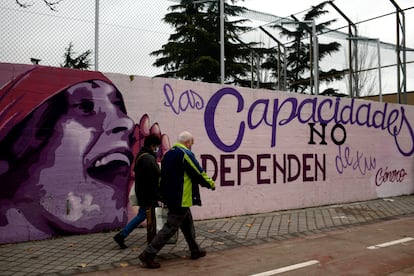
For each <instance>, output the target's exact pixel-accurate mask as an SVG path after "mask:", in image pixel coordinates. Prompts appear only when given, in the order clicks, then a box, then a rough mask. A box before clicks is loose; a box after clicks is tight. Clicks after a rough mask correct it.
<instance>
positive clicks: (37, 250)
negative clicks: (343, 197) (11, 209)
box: [0, 195, 414, 275]
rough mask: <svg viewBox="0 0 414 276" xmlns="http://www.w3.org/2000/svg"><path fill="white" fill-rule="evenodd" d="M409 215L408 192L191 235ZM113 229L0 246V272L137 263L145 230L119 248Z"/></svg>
mask: <svg viewBox="0 0 414 276" xmlns="http://www.w3.org/2000/svg"><path fill="white" fill-rule="evenodd" d="M403 216H414V195H410V196H400V197H393V198H386V199H377V200H371V201H364V202H356V203H349V204H340V205H330V206H321V207H313V208H306V209H297V210H287V211H279V212H272V213H266V214H257V215H247V216H239V217H231V218H223V219H214V220H203V221H196V222H195V226H196V233H197V240H198V242H199V243H200V245H201V247H202V248H205V249H206V250H207V251H208V252H213V251H221V250H227V249H232V248H237V247H240V246H250V245H255V244H261V243H266V242H268V241H275V240H286V239H290V238H293V237H301V236H308V235H314V234H317V233H323V232H327V231H333V230H338V229H345V228H349V227H354V226H360V225H364V224H370V223H375V222H379V221H383V220H391V219H395V218H399V217H403ZM115 233H116V232H110V233H98V234H90V235H81V236H69V237H61V238H55V239H50V240H44V241H36V242H24V243H17V244H5V245H1V246H0V275H38V274H46V275H73V274H79V273H84V272H94V271H103V270H108V269H112V268H118V267H123V266H130V265H138V266H139V265H140V262H139V260H138V258H137V256H138V254H139V253H140V252H141V250H142V249H143V248H144V247H145V246H146V230H145V229H144V228H138V229H136V230H134V231H133V232H132V233H131V235H130V236H129V237H128V239H127V240H126V244H127V245H128V246H129V248H128V249H125V250H121V249H119V247H118V245H117V244H115V242H114V241H113V239H112V237H113V236H114V235H115ZM188 255H189V252H188V249H187V244H186V242H185V240H184V238H183V236H182V234H181V233H180V236H179V241H178V243H177V244H175V245H167V246H165V247H164V248H163V249H162V250H161V252H160V254H159V255H158V256H157V258H158V259H161V260H162V259H172V258H185V257H186V256H188Z"/></svg>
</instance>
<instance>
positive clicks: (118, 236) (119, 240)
mask: <svg viewBox="0 0 414 276" xmlns="http://www.w3.org/2000/svg"><path fill="white" fill-rule="evenodd" d="M114 241H116V243H117V244H118V245H119V247H121V248H122V249H125V248H128V246H126V245H125V243H124V241H125V238H124V237H123V236H122V235H121V233H118V234H116V235H115V236H114Z"/></svg>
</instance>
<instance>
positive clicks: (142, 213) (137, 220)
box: [121, 206, 147, 238]
mask: <svg viewBox="0 0 414 276" xmlns="http://www.w3.org/2000/svg"><path fill="white" fill-rule="evenodd" d="M146 218H147V214H146V208H145V207H144V206H141V207H139V210H138V214H137V215H136V216H135V217H134V218H133V219H132V220H131V221H130V222H128V224H127V225H126V226H125V228H124V229H122V231H121V236H122V237H124V238H126V237H128V235H129V234H130V233H131V232H132V230H134V229H135V228H137V227H138V225H140V224H141V223H142V222H143V221H144V220H145V219H146Z"/></svg>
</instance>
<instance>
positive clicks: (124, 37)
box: [0, 0, 414, 95]
mask: <svg viewBox="0 0 414 276" xmlns="http://www.w3.org/2000/svg"><path fill="white" fill-rule="evenodd" d="M20 2H27V3H29V4H31V6H29V7H27V8H22V7H20V6H19V5H18V4H17V3H16V1H14V0H4V1H1V3H0V18H1V22H2V28H1V29H0V35H1V41H0V62H10V63H31V62H35V61H36V60H40V61H39V63H40V64H42V65H50V66H60V64H62V63H63V62H64V54H65V52H66V50H65V49H66V48H67V47H68V46H69V44H70V43H72V44H73V49H74V51H75V52H76V53H77V54H81V53H83V52H85V51H87V50H92V51H93V54H92V63H95V60H96V61H97V64H94V65H95V66H96V67H95V66H94V67H93V68H91V69H95V68H97V69H98V70H99V71H102V72H113V73H122V74H131V75H142V76H154V75H156V74H158V73H161V72H162V68H157V67H154V66H153V63H154V62H155V59H156V57H155V56H151V55H150V53H151V52H152V51H155V50H159V49H161V47H162V45H163V44H165V43H166V42H167V41H168V37H169V35H170V34H171V33H173V32H174V30H173V29H172V28H171V26H169V25H167V24H165V23H164V22H163V21H162V18H163V17H164V15H165V14H166V13H167V12H168V7H169V6H171V5H174V4H177V2H178V1H174V0H151V1H142V0H140V1H136V0H122V1H110V0H106V1H94V0H82V1H81V0H64V1H62V2H60V3H59V4H58V5H57V6H56V9H57V11H52V10H50V9H49V8H48V7H47V6H46V5H45V4H44V2H43V1H36V0H32V1H23V0H21V1H20ZM97 3H99V5H98V9H97V5H96V4H97ZM239 4H240V5H242V3H239ZM303 5H304V6H303V7H298V10H303V9H305V8H309V7H308V5H307V4H306V1H304V4H303ZM389 12H390V13H389V14H388V15H384V16H379V17H378V18H373V19H372V20H367V21H365V22H359V23H358V22H354V23H356V24H357V26H358V30H359V31H358V34H359V35H360V36H363V37H369V35H367V34H366V33H365V32H364V30H366V29H369V28H372V26H373V25H374V26H378V28H380V26H384V25H389V24H393V25H396V23H395V17H396V15H395V13H393V12H395V10H393V9H390V11H389ZM295 16H296V17H297V18H299V19H301V18H302V17H303V13H302V14H296V15H295ZM243 17H244V18H246V19H249V24H250V26H252V27H253V30H252V31H250V32H248V33H245V34H243V35H242V36H241V38H242V40H243V42H245V43H248V42H259V43H260V45H261V46H262V47H266V48H272V47H274V48H275V49H277V47H278V43H277V42H276V41H275V39H274V38H276V39H277V40H278V41H280V42H281V43H282V44H283V45H282V46H286V45H287V44H288V43H289V41H287V40H286V39H284V38H283V37H281V36H280V34H279V33H278V32H277V31H276V29H274V28H271V27H270V25H272V24H275V23H277V21H278V20H279V21H280V20H281V18H279V17H277V16H274V15H271V14H264V13H260V12H255V11H252V10H249V11H248V12H247V13H246V14H244V15H243ZM328 17H329V18H328V19H333V18H335V19H341V16H340V15H339V14H338V13H336V12H335V10H333V9H330V10H329V16H328ZM405 17H406V18H407V19H409V20H406V36H407V40H408V39H409V38H411V37H412V36H413V34H414V26H413V24H410V22H412V20H411V19H413V18H414V9H406V10H405ZM96 18H98V19H99V24H96ZM290 20H292V19H290ZM324 20H326V19H325V18H324ZM339 21H340V20H339ZM342 22H345V21H342ZM316 23H318V22H316ZM96 26H97V29H96ZM395 28H396V27H395ZM96 35H97V37H98V38H99V39H97V40H96V39H95V36H96ZM347 36H348V32H347V25H346V24H343V25H342V27H339V28H334V29H332V30H331V31H327V32H325V33H324V34H319V35H318V39H319V42H330V41H337V42H339V43H341V45H342V48H341V50H340V51H339V52H337V53H336V54H334V55H332V56H327V57H326V58H324V59H323V61H322V62H321V63H320V64H319V66H320V67H321V68H322V69H325V70H328V69H330V68H334V69H336V70H346V69H347V68H348V67H349V65H348V60H349V59H348V41H347ZM394 36H395V34H394ZM379 39H380V40H381V43H380V48H381V50H380V56H381V74H382V91H383V92H384V93H395V92H396V91H397V87H398V83H397V77H396V71H397V66H396V63H397V57H396V47H395V44H396V42H395V39H394V41H387V42H384V41H382V38H381V37H379ZM409 42H410V43H411V44H412V40H410V41H409ZM410 43H407V47H408V48H409V49H411V48H410V46H412V47H414V45H411V44H410ZM360 44H362V45H363V44H365V45H366V46H363V47H360V48H361V49H362V50H361V51H360V52H365V57H364V58H361V59H363V60H364V62H363V63H362V62H361V64H360V66H359V70H361V71H363V72H366V74H369V76H370V77H369V78H370V79H371V82H372V84H370V85H368V82H364V83H362V82H361V83H362V84H365V87H360V88H359V89H360V90H361V92H360V94H361V95H364V94H365V95H367V94H375V93H378V91H379V81H378V73H377V67H378V55H377V52H376V51H377V50H376V45H377V44H376V43H375V40H366V41H361V42H360ZM411 50H412V49H411ZM95 55H96V58H95ZM263 61H264V60H257V65H258V66H257V67H254V66H252V76H251V80H252V87H256V86H257V84H258V83H259V84H260V82H275V88H276V89H281V90H283V86H282V87H281V86H280V83H282V84H283V81H279V84H278V85H279V86H278V85H277V84H276V83H278V80H280V79H281V78H283V74H280V75H275V74H271V72H270V71H266V70H262V69H260V64H261V63H262V62H263ZM413 61H414V52H413V51H407V52H406V62H407V63H406V70H407V74H406V76H407V79H406V83H407V90H408V91H412V90H414V73H413V72H414V70H413V69H414V66H413ZM257 68H259V70H258V71H257ZM281 72H282V71H281ZM344 77H345V78H344V80H343V81H341V82H338V83H336V84H335V85H334V87H336V89H338V90H340V92H342V93H346V91H348V90H349V87H348V83H349V81H347V78H348V75H347V74H345V76H344ZM372 80H373V81H372ZM320 84H321V88H320V91H322V90H323V89H325V88H326V87H328V86H326V85H325V86H324V84H323V80H321V82H320ZM362 84H361V85H362ZM332 85H333V84H330V86H329V87H331V86H332Z"/></svg>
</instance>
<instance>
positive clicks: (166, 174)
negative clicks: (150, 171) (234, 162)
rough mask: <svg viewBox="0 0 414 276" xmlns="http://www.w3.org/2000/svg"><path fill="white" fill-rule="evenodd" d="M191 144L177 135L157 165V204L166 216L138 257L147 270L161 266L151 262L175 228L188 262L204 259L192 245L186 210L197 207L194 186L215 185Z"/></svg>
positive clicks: (186, 134) (192, 233) (188, 137)
mask: <svg viewBox="0 0 414 276" xmlns="http://www.w3.org/2000/svg"><path fill="white" fill-rule="evenodd" d="M193 144H194V137H193V135H192V134H191V133H190V132H188V131H184V132H182V133H180V134H179V136H178V141H177V143H175V144H174V145H173V147H172V148H171V149H170V150H169V151H168V152H167V153H166V154H165V155H164V157H163V159H162V161H161V181H160V192H161V201H162V202H163V203H165V204H166V205H167V207H168V209H169V212H168V217H167V222H166V223H165V224H164V226H163V228H162V229H161V230H160V231H159V232H158V234H157V235H156V236H155V237H154V239H153V240H152V242H151V243H150V244H149V245H148V246H147V247H146V248H145V249H144V251H143V252H142V253H141V254H140V255H139V259H140V260H141V262H142V263H143V264H145V265H146V267H147V268H159V267H160V266H161V265H160V264H159V263H158V262H155V261H154V259H155V256H156V255H157V253H158V252H159V251H160V250H161V249H162V247H163V246H164V245H165V244H166V243H167V242H168V240H169V239H170V238H171V237H172V236H173V235H174V234H175V233H176V231H178V228H180V229H181V231H182V233H183V235H184V238H185V240H186V242H187V244H188V247H189V249H190V252H191V256H190V257H191V259H194V260H195V259H198V258H201V257H204V256H205V255H206V251H204V250H202V249H201V248H200V247H199V245H198V244H197V242H196V239H195V229H194V222H193V218H192V215H191V211H190V207H191V206H192V205H200V206H201V199H200V191H199V186H198V185H201V186H202V187H205V188H208V189H212V190H215V183H214V181H213V180H212V179H211V178H210V177H209V176H207V174H206V173H205V171H204V170H203V169H202V168H201V166H200V164H199V162H198V161H197V159H196V158H195V156H194V154H193V153H192V151H191V147H192V145H193Z"/></svg>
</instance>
